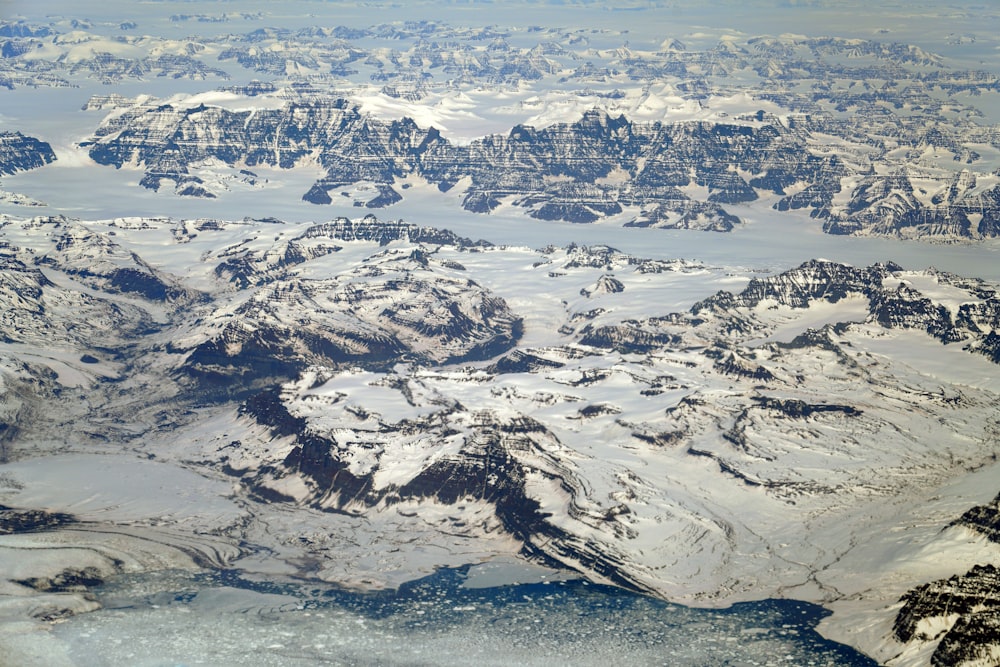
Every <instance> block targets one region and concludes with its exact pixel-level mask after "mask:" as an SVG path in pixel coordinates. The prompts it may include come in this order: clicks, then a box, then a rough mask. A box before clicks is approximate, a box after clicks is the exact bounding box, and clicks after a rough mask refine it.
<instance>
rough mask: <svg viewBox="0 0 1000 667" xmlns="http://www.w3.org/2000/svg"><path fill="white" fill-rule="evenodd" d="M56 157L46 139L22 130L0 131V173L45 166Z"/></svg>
mask: <svg viewBox="0 0 1000 667" xmlns="http://www.w3.org/2000/svg"><path fill="white" fill-rule="evenodd" d="M55 159H56V154H55V152H54V151H53V150H52V147H51V146H49V145H48V144H47V143H46V142H44V141H40V140H38V139H35V138H34V137H28V136H25V135H23V134H21V133H20V132H0V175H3V174H16V173H17V172H19V171H28V170H30V169H37V168H39V167H44V166H45V165H47V164H49V163H50V162H54V161H55Z"/></svg>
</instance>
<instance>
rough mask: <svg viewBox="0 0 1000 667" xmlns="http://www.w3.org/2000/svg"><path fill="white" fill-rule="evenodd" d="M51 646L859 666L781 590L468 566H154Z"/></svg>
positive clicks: (107, 658)
mask: <svg viewBox="0 0 1000 667" xmlns="http://www.w3.org/2000/svg"><path fill="white" fill-rule="evenodd" d="M97 594H98V598H99V600H100V601H101V602H102V604H103V605H104V609H103V610H101V611H98V612H94V613H91V614H87V615H84V616H79V617H77V618H74V619H72V620H70V621H69V622H67V623H63V624H61V625H59V626H56V628H55V630H54V631H53V635H54V637H55V639H56V640H57V641H58V642H60V643H62V642H65V644H64V645H63V646H62V650H65V653H64V654H62V655H61V656H60V657H64V658H66V659H68V660H69V661H70V662H71V663H77V664H87V665H92V666H94V667H99V666H105V665H106V666H108V667H110V666H112V665H137V666H138V665H143V666H145V665H150V666H152V665H198V664H205V665H276V666H277V665H309V664H350V665H418V664H426V665H471V664H475V665H512V664H518V665H553V664H573V665H625V664H628V665H746V666H748V667H749V666H750V665H789V666H790V665H796V666H806V665H817V666H818V665H829V666H832V665H859V666H860V665H873V664H875V663H874V662H872V661H871V660H870V659H868V658H866V657H865V656H863V655H861V654H859V653H857V652H856V651H853V650H852V649H849V648H847V647H844V646H842V645H839V644H835V643H832V642H829V641H827V640H825V639H823V638H822V637H820V636H819V635H818V634H817V633H816V631H815V630H814V625H815V623H816V622H817V621H818V619H819V618H820V617H821V616H822V615H823V614H824V613H825V612H823V610H822V609H821V608H819V607H817V606H815V605H810V604H805V603H800V602H795V601H764V602H754V603H744V604H738V605H735V606H733V607H732V608H730V609H726V610H702V609H689V608H685V607H681V606H678V605H672V604H669V603H665V602H661V601H658V600H652V599H650V598H646V597H641V596H636V595H632V594H630V593H627V592H624V591H621V590H620V589H616V588H610V587H607V586H599V585H594V584H589V583H587V582H585V581H581V580H569V581H542V582H538V583H530V584H511V585H507V586H487V587H479V586H478V585H477V584H476V577H475V572H472V573H470V572H469V569H468V568H462V569H457V570H441V571H439V572H437V573H436V574H434V575H432V576H430V577H427V578H425V579H421V580H418V581H414V582H411V583H408V584H405V585H403V586H401V587H400V588H399V589H398V590H396V591H384V592H378V593H367V594H365V593H360V594H359V593H352V592H345V591H342V590H338V589H335V588H329V587H324V586H321V585H320V586H317V585H308V584H297V585H292V584H279V583H274V582H261V581H249V580H246V579H242V578H241V577H240V576H239V575H238V574H236V573H233V572H216V573H211V574H206V575H203V576H191V575H190V574H188V573H183V572H181V573H177V572H164V573H160V574H157V575H154V576H152V577H150V576H144V577H137V578H122V579H119V580H117V581H114V582H112V583H110V584H108V585H106V586H103V587H101V588H100V589H98V591H97Z"/></svg>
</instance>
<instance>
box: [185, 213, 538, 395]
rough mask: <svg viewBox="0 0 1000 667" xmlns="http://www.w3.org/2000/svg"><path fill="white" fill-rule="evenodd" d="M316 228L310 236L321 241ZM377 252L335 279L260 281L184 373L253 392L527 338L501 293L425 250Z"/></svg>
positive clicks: (486, 350)
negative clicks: (313, 375) (308, 374)
mask: <svg viewBox="0 0 1000 667" xmlns="http://www.w3.org/2000/svg"><path fill="white" fill-rule="evenodd" d="M333 224H334V226H336V224H337V223H333ZM341 224H342V223H341ZM316 230H317V228H315V227H314V228H312V229H311V230H310V231H309V232H307V233H306V235H310V234H311V235H312V237H313V238H315V237H316V236H317V234H318V232H317V231H316ZM287 255H288V246H285V252H284V254H283V257H287ZM296 257H299V258H301V257H302V255H297V256H296ZM373 259H377V261H372V262H369V263H367V264H365V265H362V266H360V267H358V268H356V269H354V270H353V271H350V272H347V273H344V274H342V275H341V276H338V277H336V278H332V279H316V280H305V279H300V278H296V277H290V278H286V279H278V278H277V277H274V276H273V275H272V276H271V277H270V278H269V279H268V280H266V281H261V282H266V283H267V284H266V286H265V287H263V288H262V289H261V290H259V291H257V292H255V293H254V294H253V296H252V297H251V298H250V299H249V300H247V301H246V302H245V303H243V304H242V305H241V306H239V307H238V308H237V309H236V310H235V312H234V313H233V314H232V315H231V316H229V315H222V316H221V317H222V318H223V319H222V320H220V322H221V321H225V324H224V325H223V326H222V328H221V331H219V332H218V333H217V334H212V335H210V336H209V337H208V338H207V339H206V340H203V341H202V342H200V343H198V344H197V345H196V346H195V347H194V348H193V349H191V350H189V352H190V353H189V355H188V357H187V360H186V363H185V365H184V371H185V372H186V373H187V374H188V375H190V376H192V377H195V378H197V379H199V380H200V381H202V382H206V383H208V384H209V385H216V386H223V387H225V386H230V385H232V386H235V387H238V388H240V391H246V390H247V388H248V387H258V388H259V387H260V386H261V383H262V382H264V383H266V382H272V383H273V382H276V381H279V380H280V379H281V378H286V379H287V378H292V377H295V376H296V375H297V373H298V372H300V371H301V370H303V369H304V368H306V367H307V366H309V365H311V364H322V365H326V366H333V367H341V366H364V367H370V368H388V367H391V366H393V365H394V364H396V363H400V362H406V361H411V362H419V363H428V364H440V363H454V362H458V361H471V360H479V359H488V358H490V357H493V356H496V355H498V354H501V353H503V352H505V351H506V350H508V349H509V348H511V347H512V346H513V345H514V344H515V343H516V342H517V340H518V339H519V338H520V336H521V320H520V318H519V317H518V316H517V315H516V314H514V313H513V312H511V311H510V309H509V308H508V306H507V304H506V302H505V301H504V300H503V299H501V298H499V297H497V296H495V295H493V294H492V293H490V292H489V291H488V290H486V289H485V288H483V287H481V286H480V285H478V284H477V283H475V282H473V281H471V280H468V279H457V278H454V277H452V276H450V275H448V271H447V269H448V267H447V266H445V265H442V264H441V263H440V262H438V261H436V260H433V259H429V258H428V256H427V254H426V253H424V252H423V251H421V250H419V249H417V250H413V251H412V252H403V253H402V254H399V253H397V252H392V251H390V252H389V253H387V254H383V255H381V256H378V257H377V258H373ZM219 266H220V269H221V272H220V275H223V276H227V275H228V276H230V280H234V281H235V282H237V284H239V285H241V286H246V285H249V284H252V283H253V281H252V280H250V279H248V278H247V277H246V276H244V275H243V274H234V273H230V271H232V270H233V267H234V266H240V265H239V264H236V265H234V263H233V262H232V260H226V261H225V262H223V263H222V264H220V265H219ZM249 275H251V276H260V275H261V274H260V273H259V272H254V273H250V274H249Z"/></svg>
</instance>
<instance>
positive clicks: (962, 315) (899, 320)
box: [690, 260, 1000, 361]
mask: <svg viewBox="0 0 1000 667" xmlns="http://www.w3.org/2000/svg"><path fill="white" fill-rule="evenodd" d="M929 273H930V274H932V275H933V276H934V277H935V279H936V280H937V281H939V282H941V283H944V284H955V283H961V282H963V281H962V279H959V278H958V277H957V276H953V275H951V274H947V273H940V272H935V271H930V272H929ZM905 276H906V272H905V271H903V269H902V267H900V266H899V265H897V264H893V263H888V264H874V265H872V266H869V267H862V268H855V267H852V266H849V265H846V264H839V263H836V262H828V261H824V260H810V261H808V262H806V263H804V264H802V265H801V266H800V267H798V268H796V269H792V270H790V271H786V272H784V273H781V274H779V275H776V276H769V277H767V278H752V279H751V280H750V282H749V284H748V285H747V287H746V288H745V289H744V290H743V291H742V292H740V293H738V294H733V293H731V292H725V291H723V292H719V293H717V294H715V295H714V296H711V297H709V298H708V299H705V300H703V301H700V302H698V303H697V304H695V305H694V306H692V308H691V311H690V316H691V317H693V318H694V321H695V322H696V323H697V322H700V321H701V320H702V319H704V318H706V317H718V318H722V319H726V320H729V321H731V323H732V326H731V327H730V331H731V332H733V333H736V334H743V333H747V331H748V328H749V327H752V326H754V325H753V324H752V323H751V322H749V321H748V320H747V317H746V313H745V311H747V310H749V309H753V308H756V307H758V306H761V305H762V304H774V305H783V306H789V307H791V308H808V307H809V306H810V304H812V303H813V302H815V301H825V302H829V303H837V302H838V301H840V300H841V299H844V298H846V297H848V296H852V295H853V296H860V297H864V298H867V299H868V302H869V306H868V310H869V316H868V321H869V322H874V323H877V324H879V325H880V326H883V327H886V328H890V329H915V330H918V331H925V332H926V333H928V334H930V335H931V336H934V337H935V338H937V339H939V340H940V341H941V342H943V343H956V342H965V343H966V344H967V345H969V347H970V348H971V349H975V350H976V351H978V352H980V353H982V354H985V355H987V356H990V357H991V358H994V357H993V352H994V347H995V345H994V342H993V341H994V340H995V338H996V330H997V328H998V327H1000V295H998V294H997V292H996V291H994V290H992V289H989V288H987V287H986V285H985V284H983V283H978V284H974V285H973V284H969V285H965V287H966V288H967V289H968V290H969V292H970V300H969V301H968V302H967V303H962V304H960V305H959V306H958V307H957V309H955V310H954V312H953V311H952V310H951V309H949V308H948V307H946V306H945V305H943V304H941V303H937V302H935V301H934V300H933V299H931V298H929V297H927V296H926V295H924V294H923V293H921V292H920V291H919V290H917V289H915V288H914V287H912V286H911V285H909V284H908V283H907V281H906V278H905ZM994 361H995V359H994Z"/></svg>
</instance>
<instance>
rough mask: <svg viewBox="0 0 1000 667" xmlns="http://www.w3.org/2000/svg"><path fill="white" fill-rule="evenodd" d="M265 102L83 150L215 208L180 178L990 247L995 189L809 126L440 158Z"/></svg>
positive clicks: (810, 122)
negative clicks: (286, 181)
mask: <svg viewBox="0 0 1000 667" xmlns="http://www.w3.org/2000/svg"><path fill="white" fill-rule="evenodd" d="M276 95H277V96H276V98H275V101H277V106H275V105H273V104H262V101H261V96H254V98H253V99H252V100H251V99H250V98H247V99H245V100H243V102H242V105H241V106H245V107H246V108H242V109H235V110H234V109H229V108H226V107H225V106H220V105H206V104H205V103H204V102H198V103H197V105H193V103H185V102H183V101H182V102H171V103H161V102H160V101H156V100H150V101H144V102H142V103H140V104H136V105H134V106H127V107H126V108H124V109H119V110H117V111H115V112H114V113H112V114H111V115H110V116H109V117H108V119H107V120H106V121H105V122H104V123H103V124H102V125H101V127H100V128H99V129H98V131H97V132H96V133H95V136H94V138H93V140H91V141H87V142H84V144H83V146H85V147H86V148H87V149H88V151H89V154H90V156H91V158H93V159H94V160H95V161H96V162H98V163H99V164H105V165H114V166H115V167H118V168H121V167H123V166H125V165H135V166H139V167H141V168H142V169H143V170H144V171H145V174H144V176H143V178H142V180H141V184H142V185H143V186H145V187H147V188H151V189H154V190H158V189H160V188H161V187H162V186H163V184H164V181H167V182H169V183H170V184H171V187H173V189H174V191H175V192H177V193H178V194H181V195H191V196H203V197H215V196H216V193H214V192H213V191H212V187H211V185H210V184H208V183H206V181H205V180H204V179H203V178H202V177H201V176H199V175H197V174H195V173H192V166H198V167H202V166H204V165H210V164H212V163H218V164H220V166H224V167H228V168H229V169H234V170H235V169H243V170H244V173H250V174H251V175H252V172H247V171H246V170H249V169H253V168H255V167H257V166H272V167H280V168H283V169H291V168H294V167H296V166H301V165H303V164H309V165H315V166H320V167H322V168H323V169H324V170H326V175H325V176H324V177H323V178H321V179H320V180H318V181H317V182H316V183H315V184H314V185H313V186H312V188H310V190H309V191H308V192H306V193H305V194H304V195H302V196H303V198H304V199H305V200H306V201H309V202H312V203H315V204H329V203H331V201H332V197H337V196H339V195H340V194H343V195H347V194H348V192H349V191H351V190H354V189H355V188H356V186H358V185H364V186H366V187H367V188H368V191H369V195H368V197H367V198H364V199H359V200H355V204H356V205H363V206H365V207H368V208H383V207H387V206H391V205H393V204H395V203H397V202H399V201H401V200H403V198H404V196H405V194H402V193H401V192H400V191H399V189H398V188H399V187H400V185H401V184H403V183H404V181H405V180H406V179H407V178H408V177H417V178H419V179H423V180H425V181H426V182H428V183H430V184H433V185H435V186H437V188H438V189H439V190H440V191H441V192H443V193H445V192H450V191H452V190H453V189H457V191H458V192H459V196H460V199H461V205H462V207H463V208H465V209H466V210H469V211H474V212H477V213H490V212H492V211H494V210H496V209H497V208H498V207H500V206H501V204H503V203H507V204H512V205H514V206H516V207H520V208H523V209H525V210H526V212H527V213H528V214H529V215H530V216H532V217H534V218H538V219H540V220H565V221H569V222H577V223H588V222H595V221H598V220H601V219H605V218H609V217H618V218H622V219H623V220H624V224H626V225H629V226H642V227H649V226H653V227H665V228H681V229H708V230H714V231H729V230H731V229H732V228H733V226H734V225H736V224H739V222H740V219H739V218H738V217H737V216H736V215H734V214H733V213H731V212H729V211H727V210H726V208H725V207H726V206H727V205H739V204H747V203H749V202H754V201H757V200H758V199H760V198H761V197H765V198H769V199H772V200H773V199H775V198H777V197H780V199H778V200H777V202H776V203H775V204H774V208H775V209H777V210H778V211H787V210H794V209H800V208H807V209H809V210H810V214H811V215H812V216H813V217H818V218H821V219H824V225H823V228H824V230H825V231H827V232H830V233H837V234H882V235H892V236H904V237H909V236H945V237H964V238H969V237H973V238H983V237H994V236H996V235H997V220H998V213H997V205H996V204H997V201H998V192H1000V190H998V188H1000V182H998V181H997V178H996V176H995V175H993V174H979V175H978V176H977V175H976V174H975V173H973V172H971V171H969V170H968V169H965V170H964V171H962V172H961V173H958V174H955V173H954V172H953V171H942V170H940V169H938V170H936V171H935V170H928V169H926V168H924V167H922V166H920V165H919V161H914V160H913V159H912V156H909V157H906V156H901V155H900V152H899V150H898V149H893V150H890V149H889V148H888V147H886V146H885V145H884V144H885V142H882V145H881V146H879V147H872V146H871V145H869V144H859V143H858V141H859V140H860V139H859V138H858V137H854V136H844V131H845V130H847V129H849V128H846V127H843V126H842V125H841V124H840V123H839V122H837V121H835V120H833V119H832V118H829V117H824V116H822V115H820V116H816V117H813V116H805V117H801V118H797V117H792V116H785V117H779V116H775V115H771V114H765V113H764V112H763V111H760V112H758V113H756V114H747V115H745V116H743V117H739V118H737V119H734V120H725V121H714V122H706V121H678V122H660V121H657V122H638V121H632V120H629V119H628V118H626V117H625V116H624V115H619V116H617V117H614V116H611V115H609V114H608V113H607V112H606V111H601V110H598V109H593V110H590V111H588V112H586V113H585V114H583V116H582V117H580V118H579V119H578V120H576V121H575V122H572V123H556V124H553V125H550V126H548V127H543V128H535V127H532V126H526V125H518V126H516V127H514V128H512V129H511V130H510V132H509V133H507V134H505V135H491V136H487V137H484V138H482V139H476V140H474V141H472V142H469V143H463V144H455V143H453V142H450V141H449V140H448V139H446V138H445V137H443V136H442V135H441V133H440V132H439V131H438V130H437V129H435V128H434V127H426V128H423V127H420V126H418V125H417V124H416V123H415V122H414V121H413V120H412V119H410V118H408V117H404V118H403V119H401V120H394V121H383V120H379V119H377V118H374V117H372V116H370V115H368V114H365V113H363V112H362V110H361V109H360V107H358V106H357V105H355V104H352V103H351V102H349V101H347V100H344V99H337V100H332V101H331V100H327V99H322V98H312V99H309V98H307V99H305V100H291V101H288V100H282V97H287V93H285V94H276ZM265 97H266V96H265ZM227 103H229V104H230V105H231V104H232V103H233V100H227ZM254 105H257V106H254ZM939 134H940V132H939ZM821 135H838V136H839V138H840V140H841V141H843V142H844V143H845V146H844V147H843V150H844V151H845V152H848V153H853V155H851V156H850V157H845V156H843V155H838V154H837V153H832V154H831V152H830V151H829V147H828V145H827V144H822V145H820V144H819V138H820V136H821ZM926 141H931V139H926ZM954 141H958V139H957V138H955V140H954ZM952 143H954V142H952ZM949 146H951V148H947V147H945V148H944V149H946V150H958V151H961V148H960V146H958V145H952V144H949ZM931 149H933V147H931ZM889 169H892V170H895V173H894V174H892V175H886V174H885V173H884V172H885V171H886V170H889ZM407 187H408V186H407ZM331 193H332V194H331Z"/></svg>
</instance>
